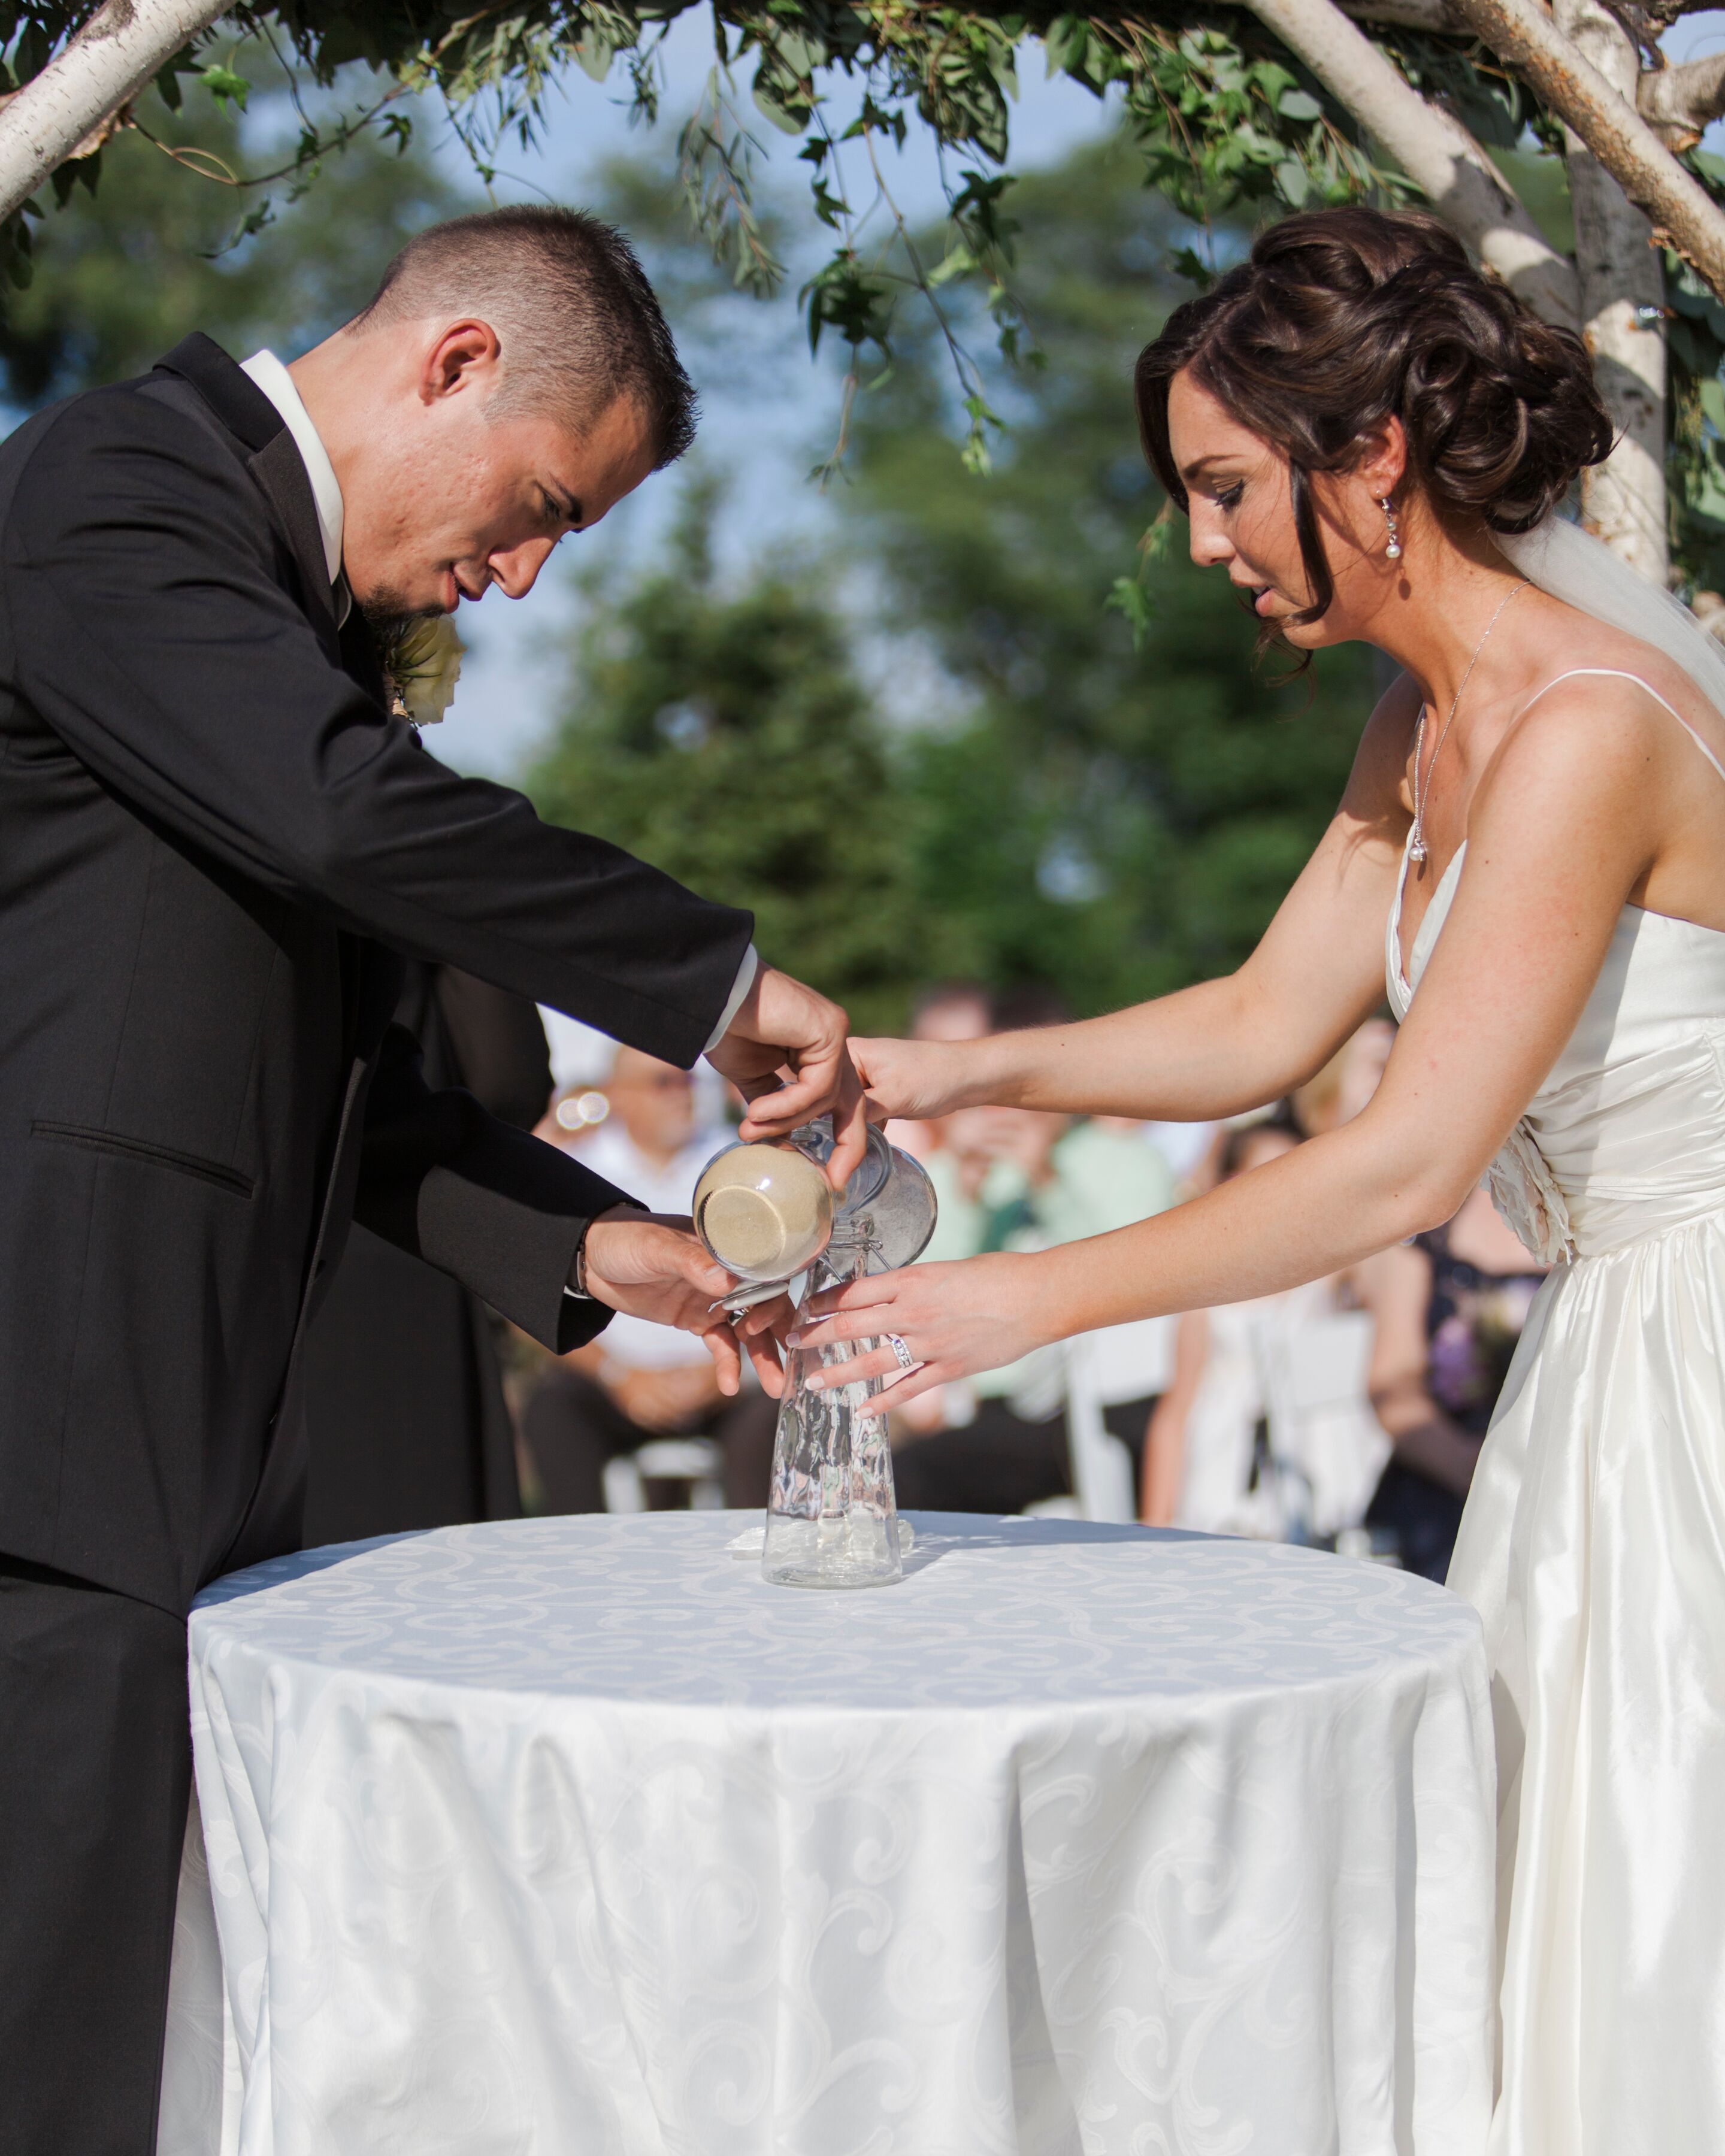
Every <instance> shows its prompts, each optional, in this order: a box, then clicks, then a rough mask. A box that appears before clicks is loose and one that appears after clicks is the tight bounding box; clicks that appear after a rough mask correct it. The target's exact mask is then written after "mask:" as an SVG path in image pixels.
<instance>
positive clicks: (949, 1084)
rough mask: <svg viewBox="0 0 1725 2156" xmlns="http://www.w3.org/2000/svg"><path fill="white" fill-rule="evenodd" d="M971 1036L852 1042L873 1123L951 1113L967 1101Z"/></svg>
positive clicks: (916, 1119) (857, 1072) (853, 1039)
mask: <svg viewBox="0 0 1725 2156" xmlns="http://www.w3.org/2000/svg"><path fill="white" fill-rule="evenodd" d="M974 1045H975V1044H974V1043H973V1042H970V1041H954V1040H894V1039H890V1038H885V1037H883V1038H882V1039H877V1040H859V1039H856V1038H855V1035H853V1036H852V1038H851V1042H850V1060H851V1062H852V1063H853V1064H854V1065H855V1068H856V1075H857V1076H858V1077H859V1078H860V1079H861V1081H862V1086H863V1099H864V1101H865V1105H866V1106H867V1109H868V1114H869V1120H870V1122H875V1123H881V1122H886V1120H887V1118H888V1117H889V1116H907V1117H909V1118H911V1119H912V1120H913V1121H917V1122H920V1121H922V1120H923V1119H924V1118H925V1117H927V1116H947V1115H950V1114H951V1113H952V1111H953V1109H955V1108H960V1107H963V1106H965V1105H966V1101H965V1093H966V1086H967V1081H968V1079H969V1077H970V1075H971V1058H970V1056H969V1055H968V1054H967V1052H966V1051H967V1050H970V1049H972V1048H973V1046H974Z"/></svg>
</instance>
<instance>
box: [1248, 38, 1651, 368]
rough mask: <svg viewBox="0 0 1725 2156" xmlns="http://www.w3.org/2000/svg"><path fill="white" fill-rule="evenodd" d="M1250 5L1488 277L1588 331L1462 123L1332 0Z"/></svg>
mask: <svg viewBox="0 0 1725 2156" xmlns="http://www.w3.org/2000/svg"><path fill="white" fill-rule="evenodd" d="M1246 4H1247V5H1248V6H1249V7H1250V8H1251V11H1252V13H1254V14H1255V16H1256V17H1257V18H1258V19H1259V21H1260V23H1263V24H1264V26H1265V28H1266V29H1269V30H1272V31H1273V32H1274V33H1276V36H1277V37H1278V38H1281V41H1282V43H1283V44H1285V45H1286V46H1287V47H1288V48H1289V49H1290V50H1291V51H1292V52H1295V53H1297V54H1298V55H1299V56H1300V58H1301V59H1302V60H1304V61H1305V63H1306V64H1307V67H1309V68H1310V69H1312V73H1313V74H1315V75H1316V76H1317V79H1318V80H1319V81H1320V82H1321V83H1322V85H1324V87H1325V89H1326V90H1328V91H1329V93H1330V95H1332V97H1334V98H1336V99H1337V100H1338V101H1339V102H1340V103H1341V104H1343V105H1345V106H1346V107H1347V108H1348V110H1349V111H1350V112H1351V113H1352V114H1353V116H1354V118H1355V119H1356V120H1357V121H1358V122H1359V124H1360V125H1361V126H1362V127H1363V128H1364V129H1365V130H1366V131H1367V132H1368V134H1370V135H1372V136H1375V137H1376V139H1377V140H1378V141H1379V142H1380V143H1382V145H1383V146H1384V149H1386V150H1387V151H1389V154H1390V156H1391V157H1394V159H1395V160H1396V162H1397V163H1398V164H1399V165H1400V167H1402V169H1403V171H1404V172H1406V173H1407V175H1408V177H1409V179H1411V180H1412V181H1413V182H1414V185H1415V186H1416V187H1419V188H1420V190H1421V192H1422V193H1424V194H1425V197H1426V198H1427V199H1428V200H1429V201H1430V203H1431V206H1432V208H1434V209H1435V210H1436V212H1437V213H1438V214H1439V216H1440V217H1441V218H1443V219H1444V221H1445V223H1447V224H1448V225H1450V227H1451V228H1452V229H1453V230H1454V231H1455V233H1456V234H1458V235H1459V236H1460V237H1461V239H1463V240H1464V241H1466V244H1468V245H1469V246H1470V247H1471V248H1472V249H1473V251H1474V253H1475V254H1477V255H1478V257H1479V259H1480V261H1481V264H1483V265H1484V266H1485V268H1486V269H1488V270H1489V271H1491V274H1492V275H1494V276H1497V277H1499V278H1501V279H1502V281H1503V282H1504V283H1505V284H1506V285H1508V286H1509V287H1510V289H1511V290H1512V291H1515V292H1517V293H1519V294H1520V295H1521V296H1522V299H1524V300H1526V301H1527V304H1528V305H1529V306H1531V307H1532V309H1533V311H1535V313H1536V314H1538V315H1540V316H1543V317H1544V319H1545V320H1546V321H1548V322H1557V323H1560V324H1562V325H1563V326H1565V327H1567V328H1570V329H1574V328H1576V327H1577V326H1579V322H1580V319H1581V295H1580V288H1579V285H1578V283H1577V281H1576V276H1575V271H1574V267H1573V265H1572V264H1570V263H1568V262H1567V261H1566V260H1565V259H1564V258H1563V256H1562V255H1561V254H1558V252H1557V250H1556V249H1554V248H1553V246H1552V245H1551V244H1550V242H1549V241H1548V239H1546V238H1545V236H1544V234H1543V233H1542V232H1541V231H1540V229H1539V228H1538V225H1537V224H1535V223H1534V222H1533V220H1532V218H1531V217H1530V216H1529V215H1528V214H1527V211H1526V210H1525V209H1524V208H1522V204H1521V203H1520V202H1519V201H1518V200H1517V197H1516V195H1515V193H1514V191H1513V189H1512V187H1510V185H1509V183H1508V182H1507V180H1505V179H1504V177H1503V176H1502V173H1500V172H1499V171H1498V170H1497V167H1496V166H1495V165H1494V164H1493V163H1492V162H1491V159H1490V158H1489V157H1487V156H1486V153H1485V151H1483V150H1482V149H1481V147H1480V146H1479V144H1478V143H1477V142H1476V141H1475V140H1474V138H1473V136H1471V135H1470V134H1469V133H1468V131H1467V130H1466V128H1465V127H1464V126H1462V125H1461V121H1459V120H1457V119H1456V118H1455V116H1454V115H1452V114H1450V113H1448V112H1445V111H1444V110H1441V108H1440V107H1439V106H1437V105H1428V104H1427V103H1426V101H1425V99H1424V98H1423V97H1421V96H1420V93H1419V91H1418V90H1415V89H1414V87H1413V85H1412V84H1411V83H1409V81H1408V80H1407V78H1406V77H1405V76H1404V75H1403V74H1401V73H1400V72H1399V69H1397V68H1396V67H1395V66H1394V64H1392V63H1391V61H1390V60H1389V59H1388V58H1387V57H1386V55H1385V54H1383V53H1382V52H1380V51H1379V50H1378V48H1377V46H1376V45H1374V44H1373V43H1372V41H1371V39H1370V38H1368V37H1367V36H1366V34H1365V33H1364V32H1363V30H1361V29H1360V28H1358V26H1357V25H1356V24H1354V23H1351V22H1350V21H1349V20H1348V18H1347V16H1346V15H1344V14H1343V13H1342V11H1341V9H1340V8H1336V7H1333V6H1332V4H1331V0H1246ZM1661 154H1662V153H1661Z"/></svg>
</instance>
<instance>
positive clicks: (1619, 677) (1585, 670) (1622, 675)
mask: <svg viewBox="0 0 1725 2156" xmlns="http://www.w3.org/2000/svg"><path fill="white" fill-rule="evenodd" d="M1584 675H1598V676H1599V677H1601V678H1603V679H1604V680H1609V681H1633V682H1634V683H1635V686H1636V687H1637V688H1638V689H1645V690H1646V691H1647V694H1648V695H1649V696H1651V698H1652V699H1653V701H1654V702H1655V703H1656V704H1657V705H1659V706H1660V707H1661V710H1664V711H1669V712H1670V713H1671V716H1672V717H1673V718H1674V719H1675V720H1676V722H1677V724H1678V725H1679V726H1681V728H1682V729H1683V731H1684V732H1685V733H1686V734H1687V735H1688V737H1689V738H1690V740H1691V741H1692V742H1694V743H1695V746H1696V747H1697V748H1698V749H1699V750H1700V751H1701V752H1702V755H1703V756H1704V757H1706V758H1707V762H1709V763H1710V764H1712V767H1713V768H1714V770H1715V771H1716V772H1717V773H1718V774H1719V776H1720V778H1725V763H1721V762H1720V761H1719V759H1718V757H1716V756H1715V755H1714V754H1713V752H1712V750H1711V749H1710V748H1709V747H1707V743H1706V742H1704V741H1703V740H1702V737H1701V736H1700V735H1699V734H1698V733H1697V731H1695V728H1694V727H1693V726H1691V725H1690V723H1689V721H1688V720H1687V719H1686V718H1685V717H1684V716H1683V714H1682V713H1681V711H1678V710H1677V708H1676V706H1675V705H1672V704H1668V703H1666V700H1665V698H1664V697H1663V696H1661V695H1660V693H1659V691H1658V690H1657V689H1656V688H1655V687H1654V686H1653V685H1652V683H1651V681H1644V680H1642V679H1641V677H1640V675H1639V674H1630V673H1628V672H1626V671H1625V669H1624V668H1622V667H1621V666H1572V667H1570V668H1569V670H1568V672H1567V673H1563V674H1553V676H1552V678H1551V679H1550V680H1549V681H1546V682H1543V683H1542V684H1541V685H1540V686H1539V687H1538V688H1537V689H1536V690H1534V691H1533V693H1532V696H1529V697H1528V699H1527V702H1526V703H1525V704H1523V705H1522V708H1521V710H1520V711H1517V714H1516V720H1517V724H1519V723H1520V721H1522V719H1524V718H1526V716H1527V714H1528V712H1529V711H1532V708H1533V706H1535V705H1536V704H1537V703H1538V701H1539V700H1540V698H1541V697H1542V696H1543V695H1544V694H1545V692H1546V690H1548V689H1555V688H1556V687H1557V685H1558V682H1559V681H1574V680H1579V679H1580V678H1581V677H1583V676H1584Z"/></svg>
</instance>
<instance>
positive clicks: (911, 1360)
mask: <svg viewBox="0 0 1725 2156" xmlns="http://www.w3.org/2000/svg"><path fill="white" fill-rule="evenodd" d="M886 1344H887V1346H888V1347H890V1348H891V1350H892V1352H893V1353H894V1354H895V1355H896V1356H897V1358H898V1367H899V1368H900V1369H901V1370H914V1369H915V1368H916V1357H915V1356H914V1355H913V1354H912V1353H911V1351H910V1349H909V1348H908V1347H906V1345H905V1343H904V1342H903V1341H902V1340H901V1339H900V1338H899V1337H898V1335H897V1333H896V1332H889V1333H888V1334H887V1335H886Z"/></svg>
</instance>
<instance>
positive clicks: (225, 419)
mask: <svg viewBox="0 0 1725 2156" xmlns="http://www.w3.org/2000/svg"><path fill="white" fill-rule="evenodd" d="M157 366H158V367H159V368H160V369H161V370H162V372H165V373H168V374H177V375H178V376H180V377H181V378H182V380H183V381H186V382H190V383H191V385H192V387H193V388H194V389H195V390H196V391H197V392H198V395H199V396H200V397H201V398H203V401H204V403H206V404H208V406H209V408H210V409H211V411H212V412H213V413H215V415H216V417H217V418H218V419H219V420H220V421H221V423H222V424H223V426H224V427H225V428H226V429H228V433H229V434H233V435H234V436H235V437H236V438H237V439H238V440H239V443H240V444H241V446H242V447H243V448H244V449H245V450H246V451H247V453H248V454H247V456H246V460H245V464H246V470H248V471H249V473H250V474H251V475H252V477H253V479H254V480H255V481H256V482H257V484H258V485H259V487H260V488H261V489H262V490H263V494H264V499H265V500H267V501H268V502H269V504H270V508H271V509H272V510H273V511H275V521H276V522H277V523H278V525H280V528H281V531H282V536H284V537H285V539H286V541H287V542H288V545H289V547H290V549H291V550H292V552H293V557H294V566H295V568H296V569H297V570H298V571H299V572H300V585H301V587H302V588H303V590H304V592H305V603H306V611H307V612H308V613H310V615H311V621H312V625H313V627H314V628H315V629H316V630H317V632H318V634H319V635H320V636H322V637H324V638H326V639H328V640H330V641H331V643H334V642H335V641H336V603H335V599H334V598H333V596H332V594H331V591H330V572H329V564H328V562H326V560H325V558H324V551H323V533H322V531H321V528H320V526H319V524H318V521H317V500H316V495H314V494H313V493H312V491H311V479H310V478H309V476H308V475H307V474H306V470H305V459H303V458H302V457H301V456H300V451H299V446H298V444H296V443H295V440H294V438H293V436H292V435H291V434H290V433H289V432H288V428H287V423H286V422H285V420H284V419H283V418H282V416H281V414H280V412H278V411H277V410H276V408H275V406H274V405H273V404H272V403H270V399H269V398H267V397H266V396H265V395H264V393H263V391H262V390H261V389H259V387H258V385H257V383H256V382H254V381H253V380H252V378H251V377H250V376H249V374H248V373H247V372H246V371H245V369H244V367H241V366H240V365H239V363H238V362H236V361H234V360H232V359H230V358H229V357H228V354H227V353H226V352H223V349H222V347H221V346H220V345H218V344H217V343H216V342H215V341H214V340H213V338H210V337H207V336H204V335H203V333H202V332H201V331H196V332H194V333H193V335H192V336H188V337H186V338H184V339H183V340H182V341H181V342H180V343H178V344H177V345H176V346H174V348H173V350H172V352H169V354H168V355H167V358H166V359H163V360H159V361H158V362H157Z"/></svg>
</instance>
